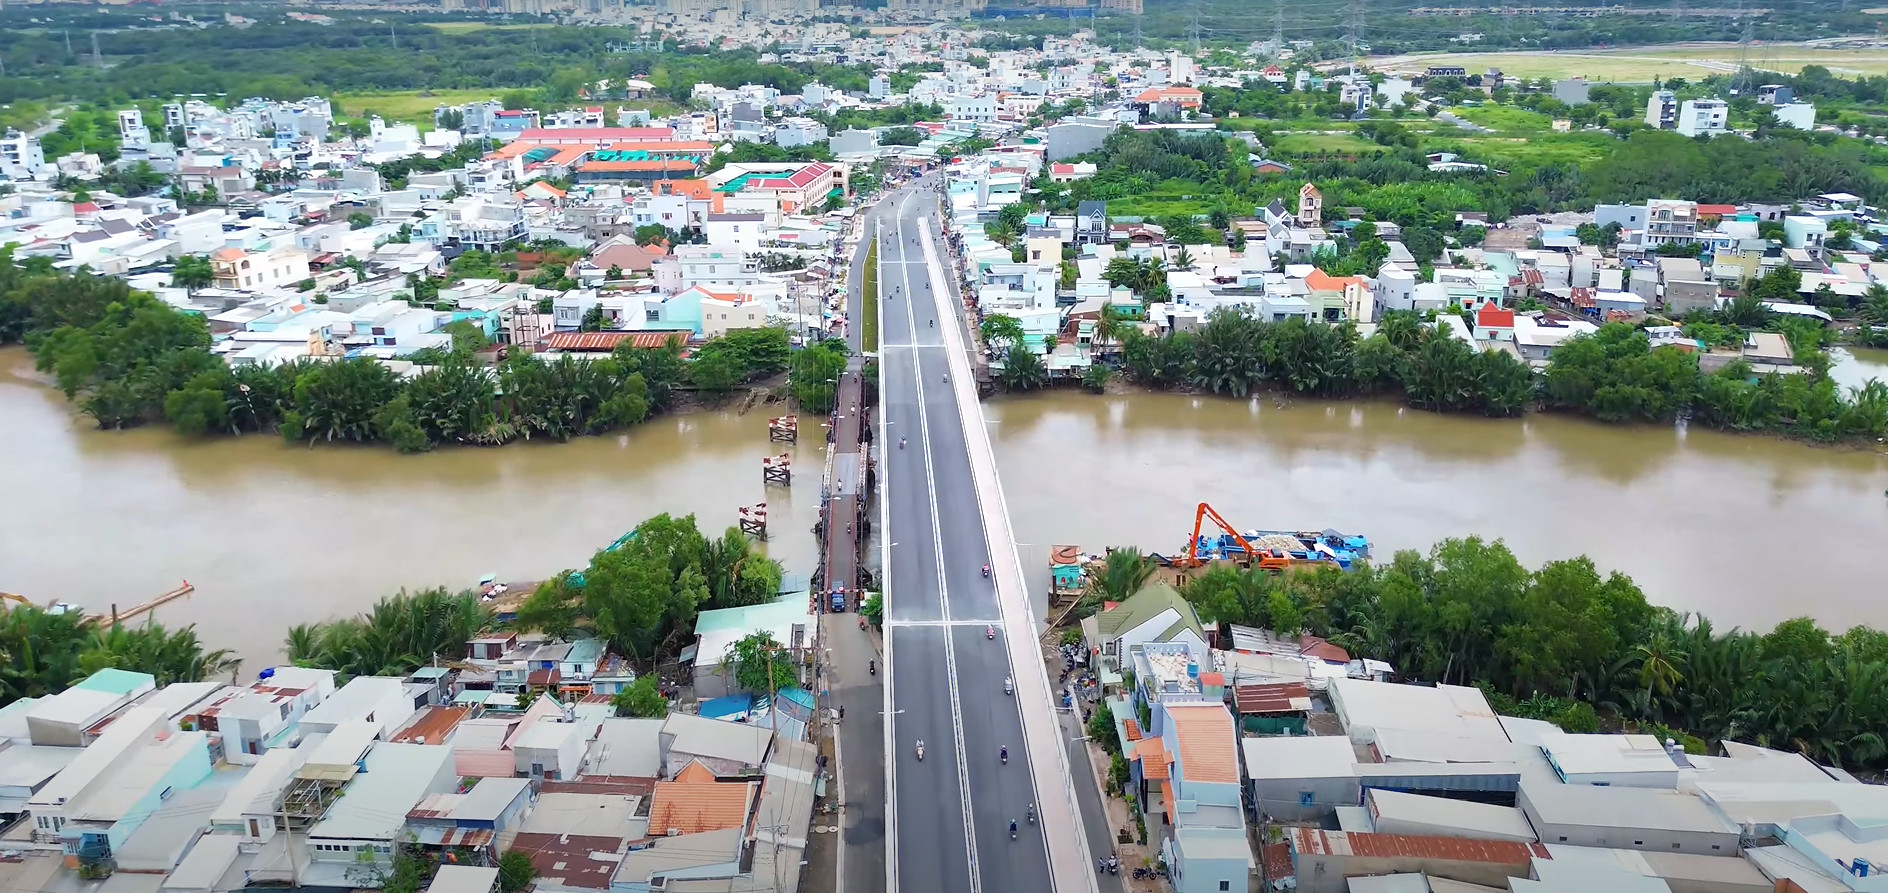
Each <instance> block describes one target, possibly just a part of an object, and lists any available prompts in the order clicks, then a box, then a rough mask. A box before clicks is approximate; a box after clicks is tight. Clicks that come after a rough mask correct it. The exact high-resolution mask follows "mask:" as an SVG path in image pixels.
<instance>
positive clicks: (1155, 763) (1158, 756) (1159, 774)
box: [1134, 738, 1173, 781]
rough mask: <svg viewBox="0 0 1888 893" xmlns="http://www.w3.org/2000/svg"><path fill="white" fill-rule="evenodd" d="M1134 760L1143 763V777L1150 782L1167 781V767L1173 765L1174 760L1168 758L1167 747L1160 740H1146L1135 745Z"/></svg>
mask: <svg viewBox="0 0 1888 893" xmlns="http://www.w3.org/2000/svg"><path fill="white" fill-rule="evenodd" d="M1134 758H1135V759H1137V760H1139V761H1141V777H1142V778H1145V779H1147V780H1149V781H1166V780H1167V767H1168V766H1170V765H1172V764H1173V758H1172V757H1170V756H1167V745H1166V743H1165V742H1163V741H1161V740H1160V739H1159V738H1144V739H1142V740H1141V742H1140V743H1139V744H1136V745H1134Z"/></svg>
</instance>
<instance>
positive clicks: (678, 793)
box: [649, 781, 755, 837]
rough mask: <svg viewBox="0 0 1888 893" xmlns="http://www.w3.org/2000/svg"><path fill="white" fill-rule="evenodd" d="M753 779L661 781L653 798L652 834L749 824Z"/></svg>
mask: <svg viewBox="0 0 1888 893" xmlns="http://www.w3.org/2000/svg"><path fill="white" fill-rule="evenodd" d="M754 788H755V785H754V784H753V783H752V782H741V783H733V782H729V783H725V784H724V783H721V782H716V781H708V782H686V781H659V782H656V792H655V796H654V798H653V799H651V800H650V802H649V834H650V836H652V837H663V836H672V835H673V834H700V833H702V832H704V831H725V830H727V829H729V828H739V827H741V826H742V825H745V824H747V808H748V804H749V803H750V802H751V801H752V800H753V797H754Z"/></svg>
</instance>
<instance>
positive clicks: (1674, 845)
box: [1672, 844, 1716, 849]
mask: <svg viewBox="0 0 1888 893" xmlns="http://www.w3.org/2000/svg"><path fill="white" fill-rule="evenodd" d="M1672 849H1678V844H1672ZM1712 849H1716V847H1712Z"/></svg>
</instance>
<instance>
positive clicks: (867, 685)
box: [821, 614, 886, 893]
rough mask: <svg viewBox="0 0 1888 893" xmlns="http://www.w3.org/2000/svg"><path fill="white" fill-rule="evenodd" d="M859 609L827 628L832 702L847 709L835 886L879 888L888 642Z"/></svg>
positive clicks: (841, 730)
mask: <svg viewBox="0 0 1888 893" xmlns="http://www.w3.org/2000/svg"><path fill="white" fill-rule="evenodd" d="M858 617H859V615H857V614H828V615H827V616H826V617H825V623H824V626H823V628H822V630H821V638H822V640H823V641H824V643H825V645H824V647H825V650H826V663H825V666H826V675H825V684H826V685H827V686H829V689H828V690H829V692H830V693H831V697H830V698H829V700H828V703H830V704H831V705H832V709H833V710H835V711H843V712H844V714H845V718H844V719H842V720H840V721H839V725H838V727H837V729H836V731H837V733H838V734H837V737H838V741H837V747H836V748H835V756H836V759H835V760H834V765H835V767H836V772H837V778H838V780H839V792H838V794H837V796H836V797H834V798H832V799H834V800H836V802H837V803H838V805H839V812H838V814H837V816H836V819H837V821H834V822H832V823H833V824H836V825H837V826H838V827H839V829H840V830H839V835H840V839H841V841H842V845H841V849H840V851H839V859H840V864H839V865H838V872H837V877H836V878H835V883H834V886H833V888H832V889H834V890H836V891H837V893H879V891H883V890H884V889H885V806H886V803H885V723H884V721H883V720H884V716H883V711H884V709H885V686H884V684H883V680H884V678H885V677H884V676H882V675H874V674H873V673H872V672H871V671H870V668H871V666H872V664H870V663H868V661H872V662H876V663H877V664H878V669H879V670H881V671H883V669H884V666H883V664H884V660H883V655H884V650H883V649H884V644H883V642H882V640H881V639H880V637H879V635H878V633H877V632H875V631H870V630H862V629H860V628H859V624H858Z"/></svg>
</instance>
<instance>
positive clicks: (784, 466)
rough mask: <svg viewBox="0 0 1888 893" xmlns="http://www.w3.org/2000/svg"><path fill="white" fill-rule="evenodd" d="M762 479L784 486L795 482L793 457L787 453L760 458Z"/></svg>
mask: <svg viewBox="0 0 1888 893" xmlns="http://www.w3.org/2000/svg"><path fill="white" fill-rule="evenodd" d="M760 476H761V479H762V480H764V481H766V482H767V483H769V484H779V485H781V486H783V487H786V486H790V485H792V483H793V457H792V456H789V455H787V454H786V453H781V454H780V455H778V456H765V457H762V459H761V460H760Z"/></svg>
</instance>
